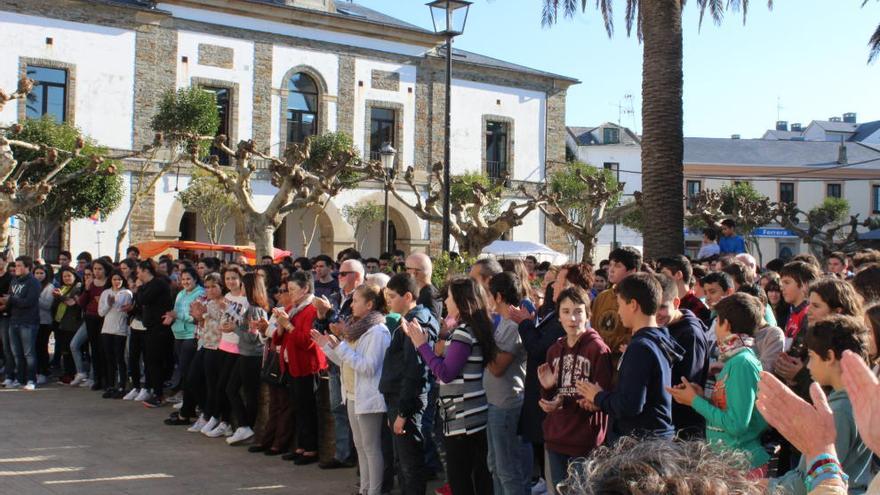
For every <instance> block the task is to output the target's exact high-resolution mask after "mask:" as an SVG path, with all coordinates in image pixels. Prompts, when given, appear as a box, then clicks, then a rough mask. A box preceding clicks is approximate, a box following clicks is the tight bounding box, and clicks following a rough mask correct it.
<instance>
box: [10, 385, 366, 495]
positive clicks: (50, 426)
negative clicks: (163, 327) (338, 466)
mask: <svg viewBox="0 0 880 495" xmlns="http://www.w3.org/2000/svg"><path fill="white" fill-rule="evenodd" d="M171 411H172V409H171V408H170V407H163V408H159V409H146V408H144V407H143V406H142V405H141V404H139V403H132V402H128V401H121V400H109V399H102V398H101V394H100V392H91V391H88V390H86V389H81V388H76V389H72V388H69V387H63V386H59V385H49V386H46V387H44V388H41V389H38V390H37V391H35V392H25V391H22V390H5V389H0V431H3V438H2V440H0V446H2V448H0V494H3V495H13V494H14V495H32V494H33V495H38V494H56V493H57V494H89V495H98V494H151V495H157V494H162V495H169V494H188V495H195V494H251V493H253V494H262V493H266V494H273V493H284V494H291V493H309V494H311V495H318V494H330V493H334V494H348V493H352V492H354V491H355V485H354V483H355V481H356V474H355V470H354V469H345V470H336V471H322V470H320V469H318V467H317V466H316V465H310V466H302V467H300V466H294V465H293V463H292V462H285V461H282V460H281V459H280V458H278V457H272V458H269V457H266V456H264V455H262V454H250V453H248V452H247V451H246V447H244V446H241V447H230V446H228V445H226V442H224V441H223V440H222V439H211V438H207V437H205V436H203V435H201V434H196V433H187V432H186V429H185V427H182V426H180V427H178V426H174V427H172V426H166V425H164V424H162V420H163V419H164V418H165V417H167V416H168V414H169V413H170V412H171Z"/></svg>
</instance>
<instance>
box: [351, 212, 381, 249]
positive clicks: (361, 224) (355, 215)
mask: <svg viewBox="0 0 880 495" xmlns="http://www.w3.org/2000/svg"><path fill="white" fill-rule="evenodd" d="M383 213H384V212H383V210H382V206H381V205H378V204H376V203H374V202H372V201H368V202H364V203H357V204H353V205H345V206H344V207H343V208H342V216H343V217H345V221H346V222H348V224H349V225H351V226H352V227H354V238H355V242H356V243H357V244H358V245H357V246H356V247H357V249H358V251H361V250H363V248H364V241H365V240H366V239H361V240H360V241H357V239H358V234H359V233H360V232H361V229H363V228H366V226H367V225H370V224H372V223H376V222H378V221H380V220H382V215H383Z"/></svg>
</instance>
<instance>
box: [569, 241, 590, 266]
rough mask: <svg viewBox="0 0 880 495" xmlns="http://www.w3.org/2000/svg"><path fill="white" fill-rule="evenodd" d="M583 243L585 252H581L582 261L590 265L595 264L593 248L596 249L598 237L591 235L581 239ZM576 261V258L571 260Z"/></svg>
mask: <svg viewBox="0 0 880 495" xmlns="http://www.w3.org/2000/svg"><path fill="white" fill-rule="evenodd" d="M580 241H581V245H583V247H584V252H583V254H581V263H587V264H589V265H592V264H593V250H595V249H596V237H595V236H590V238H588V239H581V240H580ZM571 261H572V262H574V260H571Z"/></svg>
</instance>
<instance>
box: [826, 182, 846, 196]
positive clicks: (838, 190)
mask: <svg viewBox="0 0 880 495" xmlns="http://www.w3.org/2000/svg"><path fill="white" fill-rule="evenodd" d="M825 196H826V197H828V198H841V197H843V186H841V185H840V184H826V185H825Z"/></svg>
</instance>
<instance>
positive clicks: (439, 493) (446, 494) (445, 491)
mask: <svg viewBox="0 0 880 495" xmlns="http://www.w3.org/2000/svg"><path fill="white" fill-rule="evenodd" d="M434 495H452V488H451V487H450V486H449V483H445V484H444V485H443V486H441V487H440V488H438V489H436V490H434Z"/></svg>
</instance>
